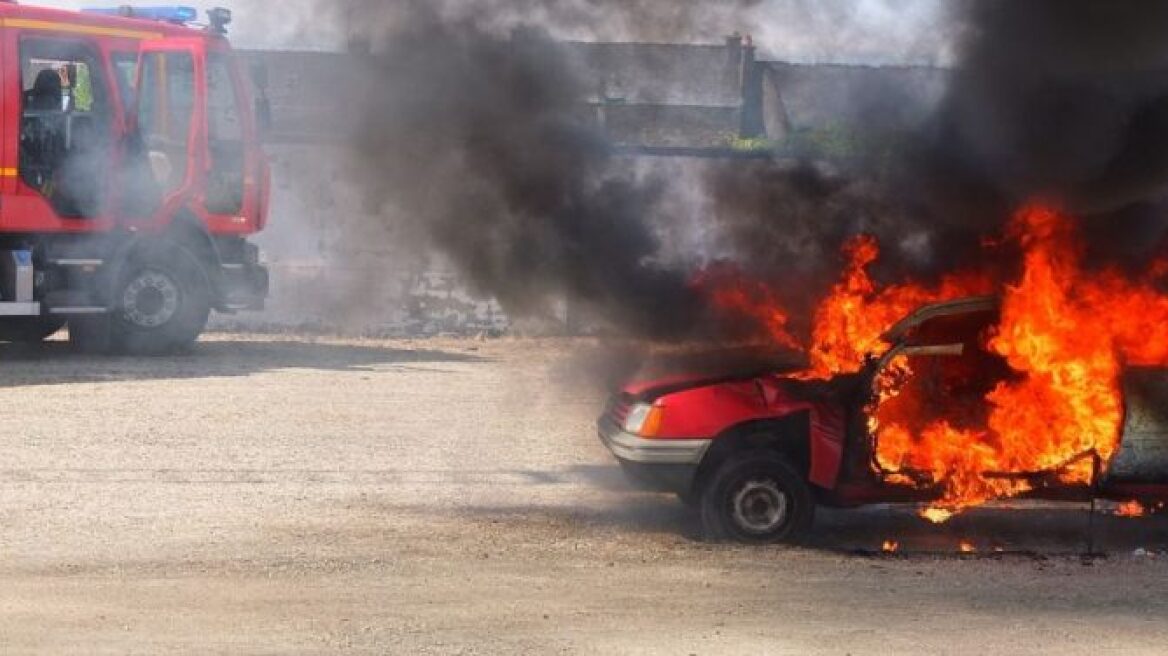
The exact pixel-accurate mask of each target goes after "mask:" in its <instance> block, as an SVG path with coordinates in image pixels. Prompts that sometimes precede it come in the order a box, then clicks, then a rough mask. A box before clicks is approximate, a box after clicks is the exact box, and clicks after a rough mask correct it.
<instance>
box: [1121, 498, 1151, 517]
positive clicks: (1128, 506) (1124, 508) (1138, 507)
mask: <svg viewBox="0 0 1168 656" xmlns="http://www.w3.org/2000/svg"><path fill="white" fill-rule="evenodd" d="M1147 514H1148V509H1147V508H1145V507H1144V504H1142V503H1140V502H1139V501H1128V502H1126V503H1121V504H1119V507H1118V508H1116V509H1115V516H1116V517H1143V516H1145V515H1147Z"/></svg>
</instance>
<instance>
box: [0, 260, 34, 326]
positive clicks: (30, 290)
mask: <svg viewBox="0 0 1168 656" xmlns="http://www.w3.org/2000/svg"><path fill="white" fill-rule="evenodd" d="M35 276H36V271H35V270H34V269H33V263H32V251H25V250H18V251H0V317H26V316H38V315H40V313H41V306H40V303H37V302H35V301H34V296H33V294H34V285H35Z"/></svg>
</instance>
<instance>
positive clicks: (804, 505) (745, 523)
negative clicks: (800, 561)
mask: <svg viewBox="0 0 1168 656" xmlns="http://www.w3.org/2000/svg"><path fill="white" fill-rule="evenodd" d="M701 515H702V526H703V528H704V529H705V532H706V535H707V536H708V537H709V538H711V539H713V540H718V541H734V542H741V543H744V544H777V543H788V544H796V543H799V542H802V541H803V540H804V539H806V537H807V535H808V534H809V533H810V531H811V526H812V524H813V522H814V520H815V500H814V498H813V497H812V495H811V489H810V488H809V487H808V485H807V482H806V481H805V480H804V478H803V477H802V476H801V475H800V474H799V473H798V471H797V470H796V469H795V468H794V467H792V466H791V464H790V463H789V462H788V461H787V460H786V459H785V458H783V457H782V456H781V455H780V454H778V453H774V452H771V451H750V452H747V453H742V454H738V455H735V456H731V457H730V458H729V459H728V460H726V461H725V462H724V463H722V465H721V466H720V467H718V469H717V470H716V471H715V472H714V474H713V476H711V477H710V479H709V482H708V483H707V484H706V486H705V487H704V489H703V490H702V496H701Z"/></svg>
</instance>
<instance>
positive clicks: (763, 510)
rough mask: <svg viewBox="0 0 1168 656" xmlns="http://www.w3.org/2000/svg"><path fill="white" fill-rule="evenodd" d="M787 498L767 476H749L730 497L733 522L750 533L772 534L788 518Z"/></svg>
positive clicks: (788, 505) (788, 502) (788, 501)
mask: <svg viewBox="0 0 1168 656" xmlns="http://www.w3.org/2000/svg"><path fill="white" fill-rule="evenodd" d="M789 508H790V499H789V498H788V496H787V493H786V492H784V491H783V490H782V488H780V487H779V484H778V483H777V482H775V481H774V480H773V479H770V478H760V479H750V480H748V481H746V482H745V483H743V484H742V485H740V486H739V487H738V489H737V490H736V491H735V493H734V494H733V496H732V497H731V499H730V512H731V517H733V519H734V523H735V524H737V525H738V527H739V528H741V529H742V530H743V531H745V532H747V533H750V534H752V535H766V534H768V533H773V532H774V531H776V530H777V529H779V528H780V527H782V526H783V524H784V523H786V521H787V515H788V511H789Z"/></svg>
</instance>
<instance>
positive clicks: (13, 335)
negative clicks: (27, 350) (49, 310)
mask: <svg viewBox="0 0 1168 656" xmlns="http://www.w3.org/2000/svg"><path fill="white" fill-rule="evenodd" d="M64 327H65V320H64V319H59V318H57V317H19V318H12V319H5V320H4V321H0V342H11V343H13V344H40V343H41V342H43V341H45V340H46V339H48V338H50V337H52V336H53V335H56V334H57V333H58V332H60V330H61V329H62V328H64Z"/></svg>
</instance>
